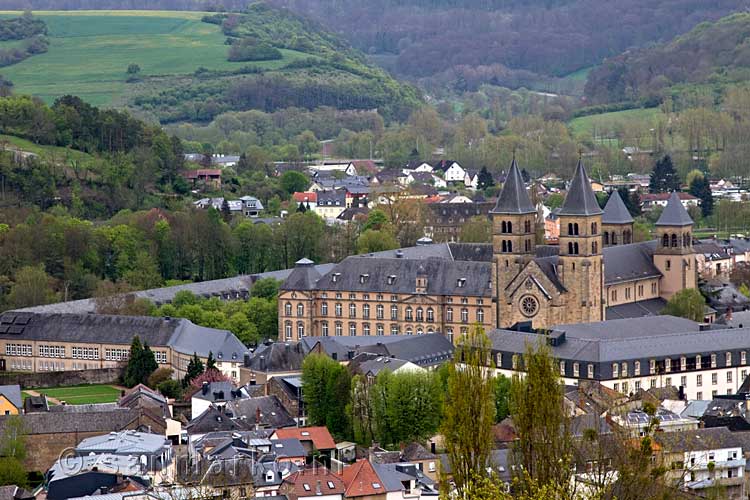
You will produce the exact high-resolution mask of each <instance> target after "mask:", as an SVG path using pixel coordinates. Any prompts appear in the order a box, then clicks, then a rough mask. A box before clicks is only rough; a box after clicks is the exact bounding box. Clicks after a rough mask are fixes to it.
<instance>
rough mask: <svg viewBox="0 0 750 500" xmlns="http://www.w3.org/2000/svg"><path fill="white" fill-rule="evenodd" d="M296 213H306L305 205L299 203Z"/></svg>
mask: <svg viewBox="0 0 750 500" xmlns="http://www.w3.org/2000/svg"><path fill="white" fill-rule="evenodd" d="M297 212H299V213H302V214H304V213H305V212H307V208H305V205H304V204H303V203H302V202H301V201H300V202H299V205H298V206H297Z"/></svg>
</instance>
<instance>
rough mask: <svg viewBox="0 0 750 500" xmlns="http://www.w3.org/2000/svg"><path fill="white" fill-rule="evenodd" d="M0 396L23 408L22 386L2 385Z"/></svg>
mask: <svg viewBox="0 0 750 500" xmlns="http://www.w3.org/2000/svg"><path fill="white" fill-rule="evenodd" d="M0 396H5V398H6V399H7V400H8V401H10V403H11V404H12V405H13V406H15V407H16V408H18V409H21V408H23V399H22V398H21V386H19V385H18V384H15V385H0Z"/></svg>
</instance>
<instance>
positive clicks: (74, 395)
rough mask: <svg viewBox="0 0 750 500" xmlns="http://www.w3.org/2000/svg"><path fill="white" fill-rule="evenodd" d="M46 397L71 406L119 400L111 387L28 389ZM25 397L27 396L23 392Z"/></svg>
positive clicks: (117, 392)
mask: <svg viewBox="0 0 750 500" xmlns="http://www.w3.org/2000/svg"><path fill="white" fill-rule="evenodd" d="M30 390H32V391H36V392H38V393H40V394H46V395H47V396H48V397H51V398H55V399H58V400H60V401H65V402H66V403H67V404H71V405H82V404H91V403H113V402H115V401H117V400H118V399H119V398H120V390H119V389H117V388H115V387H112V386H111V385H76V386H71V387H55V388H51V389H44V388H37V389H30ZM24 395H25V396H28V394H27V393H26V392H24Z"/></svg>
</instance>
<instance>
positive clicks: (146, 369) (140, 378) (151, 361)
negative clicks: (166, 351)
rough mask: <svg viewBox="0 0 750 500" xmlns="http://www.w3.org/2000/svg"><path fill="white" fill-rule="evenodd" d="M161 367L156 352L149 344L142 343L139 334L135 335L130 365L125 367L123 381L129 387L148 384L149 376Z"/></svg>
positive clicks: (129, 359) (129, 358)
mask: <svg viewBox="0 0 750 500" xmlns="http://www.w3.org/2000/svg"><path fill="white" fill-rule="evenodd" d="M158 367H159V365H158V364H157V363H156V358H155V356H154V352H153V351H152V350H151V348H150V347H149V346H148V344H147V343H146V344H141V339H140V337H139V336H138V335H136V336H135V337H133V342H132V343H131V344H130V355H129V357H128V365H127V366H126V367H125V375H124V377H123V382H124V383H125V385H126V386H127V387H134V386H136V385H138V384H147V383H148V378H149V376H150V375H151V374H152V373H153V372H154V371H155V370H156V369H157V368H158Z"/></svg>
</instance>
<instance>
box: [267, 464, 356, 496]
mask: <svg viewBox="0 0 750 500" xmlns="http://www.w3.org/2000/svg"><path fill="white" fill-rule="evenodd" d="M318 488H320V495H318V493H317V490H318ZM280 490H281V492H282V493H283V494H285V495H286V496H287V497H289V498H290V500H296V499H297V498H300V497H315V496H325V495H342V494H343V493H344V491H346V486H345V485H344V481H343V480H342V479H341V476H339V475H338V474H335V473H333V472H331V471H330V470H328V469H327V468H324V467H316V468H311V469H305V470H301V471H298V472H295V473H293V474H291V475H290V476H289V477H287V478H286V479H284V482H283V483H282V484H281V488H280Z"/></svg>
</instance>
